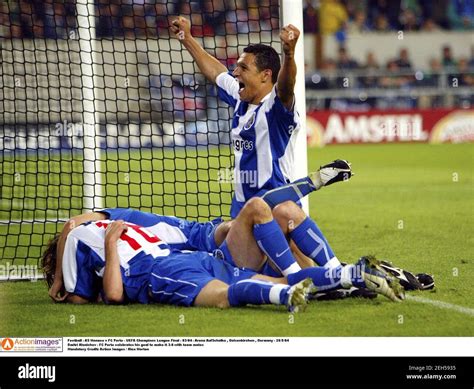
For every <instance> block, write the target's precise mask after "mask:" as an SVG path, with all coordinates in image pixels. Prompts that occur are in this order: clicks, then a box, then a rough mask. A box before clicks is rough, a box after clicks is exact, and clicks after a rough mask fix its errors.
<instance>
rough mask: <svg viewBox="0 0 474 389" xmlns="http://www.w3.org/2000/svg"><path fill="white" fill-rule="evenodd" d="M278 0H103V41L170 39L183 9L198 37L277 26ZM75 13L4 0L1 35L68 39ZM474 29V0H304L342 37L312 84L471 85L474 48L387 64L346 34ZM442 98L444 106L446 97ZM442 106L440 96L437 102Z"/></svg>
mask: <svg viewBox="0 0 474 389" xmlns="http://www.w3.org/2000/svg"><path fill="white" fill-rule="evenodd" d="M278 3H279V2H278V0H196V1H191V2H189V1H185V0H175V1H173V0H96V27H97V36H98V37H100V38H102V39H110V38H126V39H134V38H147V37H169V19H170V17H172V16H173V15H178V14H182V15H188V17H189V18H190V20H191V23H192V34H193V36H196V37H200V36H215V35H221V36H223V35H226V34H246V33H251V32H262V31H272V30H276V29H277V28H278V26H279V6H278ZM76 13H77V11H76V2H75V0H61V1H59V0H8V1H3V2H0V38H2V37H3V38H7V39H10V38H13V39H30V38H40V39H41V38H46V39H67V38H68V37H71V35H73V33H74V32H75V31H76V29H77V18H76V16H77V15H76ZM473 28H474V0H437V1H429V0H391V1H387V0H304V30H305V32H306V33H317V34H322V35H328V34H330V35H335V36H336V38H337V39H338V41H339V42H340V48H339V51H338V52H337V54H335V56H334V57H329V58H324V59H323V61H322V62H321V63H320V64H319V66H318V69H317V70H316V71H315V70H313V69H306V76H307V77H306V78H307V81H306V85H307V88H308V89H314V90H331V89H338V88H341V86H342V83H343V82H344V80H345V76H344V77H343V76H341V74H342V73H344V74H345V75H347V74H349V75H351V74H352V79H351V85H350V87H351V88H357V89H360V88H383V89H405V90H409V89H410V88H415V87H416V88H418V87H438V88H440V89H442V88H446V87H448V88H449V87H458V86H461V87H462V86H466V87H472V86H474V71H473V69H474V45H473V47H472V48H471V56H470V58H468V57H460V58H455V57H454V56H453V53H452V49H451V47H450V46H449V45H446V46H445V47H443V50H442V53H440V54H434V55H433V56H432V57H431V58H429V59H427V63H426V66H425V67H424V68H423V69H414V68H413V66H412V61H411V59H410V56H411V55H413V54H414V53H410V52H409V50H408V49H406V48H405V49H401V50H400V51H399V52H395V50H394V53H393V57H392V59H390V60H389V61H387V62H386V63H380V62H379V60H378V58H377V56H376V53H375V52H374V51H369V52H368V53H367V54H366V58H365V60H364V61H363V62H357V61H356V60H355V59H354V58H352V57H351V53H350V52H349V50H348V49H347V48H346V47H345V38H346V36H347V34H364V33H366V32H378V31H438V30H460V31H463V30H468V29H473ZM229 49H230V48H227V49H224V50H223V56H221V55H219V54H218V58H219V59H220V60H221V61H222V62H225V64H226V66H228V67H230V68H232V65H234V64H235V61H236V58H237V53H236V52H235V50H234V51H232V49H230V50H229ZM221 51H222V50H221ZM153 83H154V82H153ZM155 84H156V83H155ZM150 86H153V85H150ZM155 86H160V85H159V83H158V84H157V85H155ZM192 95H193V96H194V94H192ZM193 96H191V97H193ZM378 100H379V102H383V100H382V99H378ZM402 101H403V103H401V106H400V104H395V106H399V107H402V108H409V107H412V106H414V105H416V104H417V102H416V99H410V98H403V99H402ZM439 101H440V104H443V101H442V99H439ZM466 101H467V102H468V104H469V105H470V106H472V105H474V98H473V97H472V96H470V97H468V98H467V100H466V99H464V100H463V102H458V103H456V105H459V104H460V105H464V106H465V105H466ZM368 102H369V103H370V99H369V101H368ZM390 104H392V105H394V104H393V102H391V103H390ZM436 104H437V103H436V99H435V100H434V101H433V105H436ZM372 106H374V105H373V104H372Z"/></svg>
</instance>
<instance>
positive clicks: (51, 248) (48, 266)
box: [41, 234, 60, 288]
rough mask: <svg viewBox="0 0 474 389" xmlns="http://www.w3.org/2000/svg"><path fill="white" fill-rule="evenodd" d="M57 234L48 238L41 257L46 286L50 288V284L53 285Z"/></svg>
mask: <svg viewBox="0 0 474 389" xmlns="http://www.w3.org/2000/svg"><path fill="white" fill-rule="evenodd" d="M59 236H60V234H56V235H55V236H54V237H53V238H51V239H50V241H49V242H48V244H47V246H46V249H45V250H44V252H43V257H42V258H41V267H42V269H43V273H44V277H45V279H46V283H47V284H48V288H51V285H53V281H54V273H55V272H56V260H57V255H56V250H57V248H58V241H59Z"/></svg>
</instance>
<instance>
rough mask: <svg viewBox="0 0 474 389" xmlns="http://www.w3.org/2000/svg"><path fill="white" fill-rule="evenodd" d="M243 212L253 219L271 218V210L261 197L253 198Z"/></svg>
mask: <svg viewBox="0 0 474 389" xmlns="http://www.w3.org/2000/svg"><path fill="white" fill-rule="evenodd" d="M242 211H244V212H246V213H247V214H248V215H250V216H251V217H252V218H253V219H258V218H261V217H268V216H271V209H270V207H269V206H268V204H267V203H266V202H265V201H264V200H262V199H261V198H260V197H253V198H251V199H250V200H249V201H247V203H246V204H245V206H244V208H243V209H242Z"/></svg>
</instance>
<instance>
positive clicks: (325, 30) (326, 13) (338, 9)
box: [319, 0, 349, 35]
mask: <svg viewBox="0 0 474 389" xmlns="http://www.w3.org/2000/svg"><path fill="white" fill-rule="evenodd" d="M348 18H349V16H348V15H347V11H346V8H345V7H344V6H343V5H342V4H341V2H340V1H339V0H321V8H320V9H319V26H320V29H321V33H322V34H323V35H331V34H334V33H336V32H337V31H339V30H340V29H341V28H342V27H343V26H344V24H345V23H346V22H347V21H348Z"/></svg>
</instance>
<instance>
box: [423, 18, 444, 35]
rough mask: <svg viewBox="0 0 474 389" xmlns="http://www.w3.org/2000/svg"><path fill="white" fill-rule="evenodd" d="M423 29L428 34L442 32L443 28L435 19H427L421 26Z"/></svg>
mask: <svg viewBox="0 0 474 389" xmlns="http://www.w3.org/2000/svg"><path fill="white" fill-rule="evenodd" d="M421 29H422V30H423V31H426V32H434V31H440V30H441V28H440V27H439V26H438V25H437V24H436V23H435V22H434V20H433V19H430V18H428V19H426V20H425V21H424V22H423V25H422V26H421Z"/></svg>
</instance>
